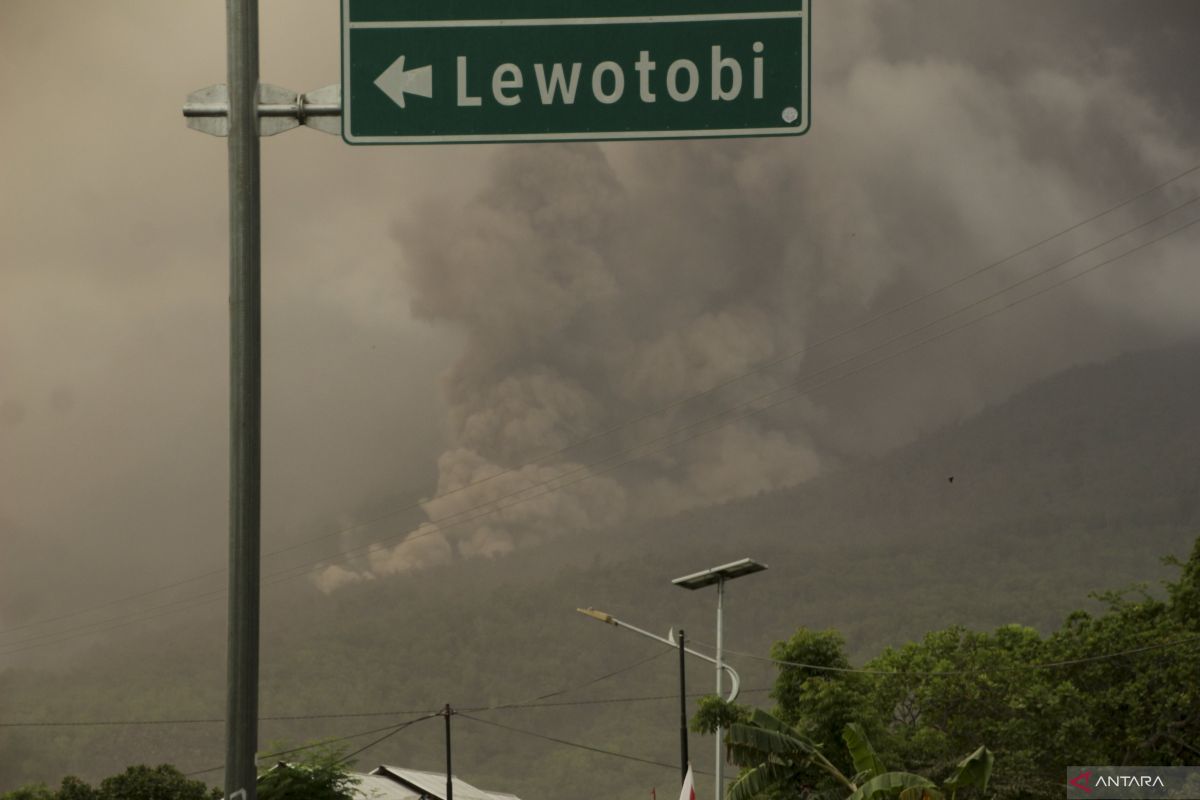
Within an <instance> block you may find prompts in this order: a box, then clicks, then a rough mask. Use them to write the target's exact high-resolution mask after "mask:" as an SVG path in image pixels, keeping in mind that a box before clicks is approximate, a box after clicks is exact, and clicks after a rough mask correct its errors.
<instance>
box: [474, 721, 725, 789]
mask: <svg viewBox="0 0 1200 800" xmlns="http://www.w3.org/2000/svg"><path fill="white" fill-rule="evenodd" d="M457 716H459V717H462V718H463V719H469V720H471V721H472V722H479V723H482V724H484V725H491V726H492V727H495V728H500V729H502V730H506V731H510V732H512V733H520V734H524V735H525V736H532V737H533V738H535V739H544V740H545V741H547V742H554V743H555V744H561V745H565V746H567V747H575V748H578V749H580V750H587V751H589V752H592V753H599V754H601V755H606V756H612V757H614V758H623V759H625V760H627V761H637V762H639V763H641V764H649V765H650V766H653V767H666V768H667V769H673V770H678V769H679V765H678V764H668V763H666V762H665V761H654V760H651V759H648V758H642V757H640V756H631V755H629V754H628V753H618V752H617V751H615V750H605V749H603V748H600V747H592V746H591V745H587V744H580V743H579V742H572V741H568V740H566V739H559V738H558V737H557V736H547V735H546V734H544V733H536V732H535V731H527V730H525V729H523V728H514V727H513V726H511V725H504V724H501V723H499V722H493V721H492V720H487V719H480V718H479V717H472V716H471V715H470V714H463V713H461V712H460V713H459V714H458V715H457ZM693 772H695V773H696V774H697V775H710V774H712V773H709V772H704V771H702V770H698V769H694V770H693Z"/></svg>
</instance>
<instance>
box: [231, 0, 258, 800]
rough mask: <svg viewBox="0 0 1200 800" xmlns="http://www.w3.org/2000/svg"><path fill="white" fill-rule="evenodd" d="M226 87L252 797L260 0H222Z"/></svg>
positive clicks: (238, 717)
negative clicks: (224, 6)
mask: <svg viewBox="0 0 1200 800" xmlns="http://www.w3.org/2000/svg"><path fill="white" fill-rule="evenodd" d="M226 42H227V44H226V47H227V51H226V68H227V73H228V77H227V80H228V87H229V107H228V118H229V322H230V327H229V431H230V438H229V649H228V656H227V658H228V660H227V673H226V679H227V681H228V693H227V697H226V712H225V743H226V744H225V796H226V797H235V796H237V795H238V793H239V792H240V793H241V796H242V797H243V798H245V800H255V798H256V797H257V796H258V791H257V786H256V782H257V779H258V775H257V767H256V763H255V751H256V750H257V749H258V619H259V551H260V545H259V497H260V495H259V476H260V464H261V462H260V441H261V436H260V409H261V398H262V391H261V387H262V383H261V364H262V360H261V336H260V333H261V318H262V314H261V308H262V306H261V287H262V281H261V256H262V241H261V191H260V190H261V173H260V163H259V141H258V0H226Z"/></svg>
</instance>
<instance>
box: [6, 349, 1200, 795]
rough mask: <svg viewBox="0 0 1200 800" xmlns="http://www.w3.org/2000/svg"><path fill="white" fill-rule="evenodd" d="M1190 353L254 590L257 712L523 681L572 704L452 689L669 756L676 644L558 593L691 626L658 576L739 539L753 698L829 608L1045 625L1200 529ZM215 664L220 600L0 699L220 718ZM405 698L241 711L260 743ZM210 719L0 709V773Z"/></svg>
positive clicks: (653, 623)
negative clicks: (538, 522) (678, 499)
mask: <svg viewBox="0 0 1200 800" xmlns="http://www.w3.org/2000/svg"><path fill="white" fill-rule="evenodd" d="M1198 363H1200V345H1196V344H1186V345H1180V346H1176V347H1173V348H1169V349H1163V350H1156V351H1153V352H1144V353H1136V354H1129V355H1126V356H1123V357H1120V358H1118V359H1116V360H1114V361H1111V362H1109V363H1106V364H1101V365H1093V366H1087V367H1079V368H1076V369H1073V370H1070V371H1068V372H1066V373H1063V374H1060V375H1058V376H1056V377H1054V378H1052V379H1050V380H1047V381H1044V382H1042V383H1040V384H1038V385H1035V386H1033V387H1031V388H1029V389H1027V390H1025V391H1023V392H1021V393H1020V394H1019V395H1017V396H1015V397H1013V398H1011V399H1010V400H1008V401H1007V402H1005V403H1003V404H1000V405H997V406H995V407H992V408H989V409H987V410H985V411H984V412H982V413H981V414H979V415H978V416H976V417H975V418H973V419H970V420H967V421H964V422H962V423H958V424H953V425H950V426H948V427H946V428H944V429H942V430H940V431H937V432H935V433H933V434H931V435H929V436H927V437H925V438H924V439H922V440H920V441H918V442H916V443H913V444H911V445H909V446H907V447H904V448H901V449H899V450H897V451H894V452H892V453H890V454H888V455H887V456H885V457H881V458H878V459H875V460H872V461H868V462H863V463H857V464H847V465H844V466H843V467H842V468H840V469H838V470H836V471H832V472H829V473H828V474H825V475H824V476H822V477H821V478H818V479H816V480H813V481H811V482H809V483H807V484H805V485H802V486H800V487H797V488H795V489H792V490H788V491H784V492H778V493H774V494H770V495H764V496H760V497H757V498H754V499H751V500H745V501H741V502H737V503H732V504H729V505H726V506H722V507H717V508H711V509H707V510H704V511H698V512H694V513H689V514H685V515H681V516H679V517H676V518H673V519H671V520H668V521H666V522H661V523H657V524H654V525H645V526H641V527H635V528H631V529H628V530H621V531H611V532H609V533H608V534H606V535H604V536H601V537H596V536H593V537H590V538H587V539H585V538H583V537H580V536H572V535H570V534H569V533H564V535H563V537H562V538H560V539H559V540H557V541H554V542H551V543H548V544H546V545H544V546H542V547H540V548H536V549H528V550H524V551H520V552H519V553H517V554H515V555H513V556H509V557H505V558H498V559H495V560H492V561H486V560H472V561H462V562H459V563H456V564H453V565H450V566H447V567H442V568H436V569H431V570H428V571H425V572H421V573H415V574H413V575H411V576H409V577H405V578H397V579H390V580H375V581H368V582H365V583H361V584H358V585H355V586H351V587H348V588H345V589H343V590H340V591H338V592H336V593H334V594H332V595H330V596H325V595H322V594H320V593H318V592H316V591H315V590H314V589H311V588H309V587H307V586H303V587H294V588H290V589H287V590H283V591H279V592H271V591H269V592H268V594H267V599H266V602H265V605H264V619H263V666H262V670H263V672H262V687H263V691H262V713H263V714H264V715H266V716H283V715H321V714H340V713H352V712H362V713H378V712H386V711H397V712H400V711H403V712H409V711H411V712H417V711H421V710H425V709H431V710H432V709H437V708H440V707H441V706H442V704H443V703H447V702H448V703H451V704H452V705H454V706H455V707H458V708H467V707H472V706H475V707H477V706H488V705H495V704H501V703H514V702H517V703H520V702H524V701H530V700H534V699H535V698H544V699H542V700H538V701H536V702H539V703H581V704H579V705H552V706H549V707H546V706H543V707H541V708H527V709H509V710H494V711H471V712H468V713H469V714H470V716H473V717H478V718H480V719H487V720H491V721H493V722H496V723H500V724H502V725H506V726H510V727H515V728H519V729H521V730H524V731H532V732H535V733H538V734H541V735H544V736H550V737H556V738H560V739H566V740H570V741H574V742H578V743H582V744H586V745H589V746H592V747H597V748H602V749H606V750H612V751H617V752H620V753H624V754H628V755H632V756H636V757H638V758H643V759H649V760H652V761H659V762H663V763H665V764H667V765H671V764H674V763H675V762H676V761H677V758H678V744H677V739H676V737H677V730H678V705H677V703H676V702H674V701H672V700H671V699H670V697H669V696H670V695H671V694H672V693H673V692H675V691H677V683H676V681H677V676H676V673H675V659H674V656H673V654H671V653H670V652H669V651H667V650H666V649H665V648H661V647H660V646H658V645H656V644H655V643H653V642H651V641H649V640H647V639H643V638H641V637H638V636H636V635H634V634H632V633H628V632H623V631H618V630H614V629H612V628H610V627H608V626H602V625H600V624H598V623H597V622H595V621H592V620H589V619H586V618H584V617H582V616H580V615H578V614H576V613H575V611H574V609H575V608H576V607H579V606H595V607H597V608H600V609H603V610H605V611H608V612H610V613H613V614H615V615H616V616H617V617H619V618H621V619H624V620H626V621H628V622H631V623H633V624H635V625H638V626H640V627H644V628H648V629H651V630H654V631H656V632H659V633H663V634H665V633H666V630H667V628H668V627H669V626H676V627H678V626H683V627H685V628H686V629H687V631H688V635H689V637H690V638H692V639H693V640H695V641H696V642H697V646H699V647H704V646H705V644H706V643H710V642H712V641H713V638H714V637H713V605H714V597H713V593H712V590H705V591H700V592H696V593H692V592H686V591H682V590H680V589H678V588H677V587H674V586H672V585H671V583H670V579H671V578H673V577H676V576H678V575H682V574H685V573H688V572H693V571H695V570H698V569H701V568H703V567H706V566H711V565H715V564H720V563H723V562H725V561H730V560H733V559H736V558H740V557H742V556H747V555H748V556H752V557H754V558H756V559H758V560H760V561H763V562H765V563H766V564H768V565H769V566H770V569H769V570H768V571H767V572H765V573H762V574H758V575H754V576H750V577H747V578H745V579H742V580H739V581H736V582H734V583H732V584H730V586H729V598H728V604H727V613H726V622H727V628H728V629H727V635H726V646H727V648H729V649H730V650H731V651H734V653H733V654H731V655H730V660H731V662H732V663H733V664H734V665H735V666H736V667H737V668H738V669H739V670H740V671H741V672H742V676H743V682H744V683H743V685H744V686H745V687H746V688H747V690H749V691H748V692H747V693H746V694H745V695H744V696H743V698H742V699H743V701H746V702H757V703H764V704H769V702H770V701H769V698H768V697H767V695H766V694H765V693H764V692H755V691H753V690H756V689H762V688H765V687H767V686H769V685H770V681H771V678H772V670H771V668H770V667H769V665H767V664H764V663H761V662H758V661H755V660H753V659H750V658H748V657H746V656H743V655H739V654H738V653H751V654H754V655H759V656H761V655H765V654H766V650H767V647H768V645H769V644H770V643H771V642H773V641H776V640H779V639H783V638H786V637H787V636H789V635H790V634H791V633H792V632H793V631H794V630H795V628H796V627H798V626H801V625H804V626H809V627H814V628H827V627H835V628H838V629H839V630H841V631H842V632H843V633H844V634H845V635H846V636H847V639H848V646H849V650H850V652H851V653H852V654H853V655H854V656H855V657H856V658H857V659H858V660H859V661H861V660H863V659H865V658H866V657H869V656H871V655H874V654H875V653H877V652H878V651H879V650H880V649H881V648H882V647H884V646H886V645H889V644H896V643H899V642H902V641H905V640H908V639H911V638H915V637H918V636H920V635H921V634H922V633H924V632H925V631H927V630H930V629H933V628H938V627H942V626H945V625H948V624H951V623H963V624H967V625H970V626H974V627H979V628H987V627H993V626H995V625H998V624H1003V623H1008V622H1019V623H1023V624H1027V625H1032V626H1035V627H1039V628H1041V629H1043V630H1048V629H1050V628H1054V627H1057V625H1058V624H1059V623H1060V622H1061V620H1062V617H1063V616H1064V615H1065V613H1066V612H1068V611H1069V610H1071V609H1073V608H1077V607H1081V606H1085V605H1087V603H1088V602H1089V601H1088V599H1087V595H1088V593H1089V592H1092V591H1096V590H1104V589H1110V588H1114V587H1118V586H1121V585H1124V584H1126V583H1128V582H1130V581H1132V580H1141V581H1150V582H1153V581H1155V580H1157V579H1159V578H1160V577H1163V576H1164V575H1167V574H1169V573H1168V572H1167V571H1166V568H1164V567H1162V566H1161V565H1160V563H1159V557H1160V556H1162V555H1166V554H1168V553H1174V554H1177V555H1184V554H1186V552H1187V551H1188V550H1189V549H1190V546H1191V542H1192V541H1193V540H1194V538H1195V536H1196V535H1197V532H1198V531H1200V459H1198V458H1197V453H1200V415H1198V414H1197V413H1196V411H1195V407H1196V402H1197V398H1198V397H1200V369H1197V368H1196V365H1197V364H1198ZM951 477H953V480H952V481H951V480H950V478H951ZM660 653H661V656H660V657H657V658H651V657H653V656H656V655H658V654H660ZM644 659H650V660H649V661H647V662H646V663H644V664H641V665H640V666H637V667H635V668H632V669H629V670H626V671H623V672H621V673H620V674H617V675H613V676H611V677H609V678H606V679H604V680H601V681H598V682H595V683H591V684H589V681H592V679H594V678H597V677H599V676H602V675H605V674H606V673H609V672H613V671H615V670H620V669H622V668H624V667H627V666H629V665H631V664H634V663H636V662H638V661H639V660H644ZM689 669H690V670H691V672H690V675H689V680H690V684H689V688H691V689H694V690H695V691H698V692H699V691H705V690H708V689H709V688H710V686H711V681H712V678H711V672H710V671H709V669H708V667H707V666H706V665H704V664H702V663H701V662H699V661H693V662H692V663H691V664H690V665H689ZM223 681H224V620H223V608H221V607H220V606H219V604H217V605H213V606H211V607H209V608H208V609H207V610H206V611H204V612H203V613H200V612H198V613H195V614H192V615H190V616H188V615H179V617H177V618H172V625H171V627H170V628H167V629H164V630H155V631H152V632H144V633H142V634H137V635H128V634H127V635H125V636H123V637H122V638H121V639H120V640H114V641H113V642H112V643H110V644H106V645H104V646H98V647H95V648H92V649H90V650H88V651H86V652H84V653H81V654H77V655H75V656H73V657H71V658H70V659H69V660H66V661H65V663H62V664H61V666H60V667H59V668H58V669H56V670H30V669H15V668H10V669H7V670H4V671H0V721H3V722H11V721H30V720H43V721H69V720H112V721H119V720H131V719H207V718H219V717H220V716H222V710H223ZM563 689H566V690H568V691H565V692H563V693H561V694H554V695H553V696H552V697H546V696H547V695H551V694H552V693H555V692H557V691H558V690H563ZM657 696H662V697H663V699H658V700H637V701H631V700H629V698H636V697H657ZM592 700H601V701H613V702H596V703H591V702H588V701H592ZM411 716H413V714H410V713H398V714H397V715H395V716H394V717H387V716H383V717H380V716H364V717H360V718H319V719H306V720H272V721H264V723H263V728H262V748H261V749H262V750H263V751H264V752H266V751H269V750H270V749H271V748H270V743H271V742H273V741H286V742H289V743H295V742H300V741H307V740H311V739H315V738H318V737H323V736H344V735H348V734H353V733H357V732H361V731H366V730H371V729H376V728H380V727H382V726H384V725H386V724H388V723H389V722H390V721H391V720H393V719H395V720H397V721H399V720H402V719H406V718H409V717H411ZM454 724H455V740H454V741H455V761H454V763H455V771H456V773H458V774H460V775H461V776H462V777H463V778H465V779H466V780H468V781H470V782H472V783H475V784H477V785H481V786H487V787H489V788H493V789H496V790H502V791H511V792H515V793H517V794H519V795H521V796H522V797H524V798H526V800H537V798H551V797H554V796H556V795H559V794H561V793H562V792H563V789H564V787H569V788H570V791H571V793H572V794H573V795H579V796H582V797H584V798H587V799H588V800H590V799H592V798H596V799H597V800H598V799H599V798H614V797H630V798H644V797H646V796H647V795H648V794H649V792H650V789H651V788H652V787H657V788H658V790H659V791H660V792H661V791H668V792H669V791H670V790H671V788H672V787H675V786H677V781H678V773H677V771H676V768H675V767H671V766H666V767H657V766H652V765H647V764H642V763H638V762H634V761H629V760H622V759H619V758H616V757H613V756H606V755H601V754H597V753H594V752H588V751H585V750H582V749H577V748H571V747H567V746H564V745H561V744H556V743H553V742H549V741H546V740H544V739H537V738H534V737H532V736H528V735H526V734H522V733H516V732H513V731H508V730H504V729H500V728H496V727H492V726H489V725H486V724H484V723H481V722H477V721H474V720H471V719H467V718H465V717H461V718H457V719H456V721H455V723H454ZM380 735H382V733H378V734H375V735H374V736H363V737H361V738H356V739H353V740H350V741H348V742H347V745H348V747H349V748H350V749H355V748H357V747H360V746H362V745H365V744H367V743H369V742H370V741H372V739H374V738H378V736H380ZM441 736H442V730H441V723H440V722H439V721H431V722H423V723H419V724H416V725H414V726H412V727H411V728H409V729H406V730H405V731H403V732H401V733H398V734H396V735H395V736H393V737H391V738H389V739H387V740H385V741H383V742H380V743H379V744H378V745H377V746H375V747H374V748H372V749H371V750H368V751H367V752H366V753H364V754H363V755H362V757H361V758H362V759H363V761H362V762H360V766H372V765H374V764H377V763H390V764H397V765H402V766H411V767H416V768H426V769H439V768H441V767H440V764H441V758H442V746H443V744H442V738H441ZM221 740H222V726H221V725H220V724H219V723H211V722H194V723H188V724H177V725H168V726H121V725H118V726H111V727H100V728H96V727H85V728H75V727H43V728H0V789H9V788H13V787H15V786H16V785H19V784H20V783H22V782H24V781H29V780H46V781H49V782H56V781H57V780H58V778H59V777H61V775H63V774H65V773H71V772H74V773H77V774H81V775H82V776H84V777H87V778H89V779H94V778H97V777H100V776H103V775H106V774H112V773H115V772H119V771H120V770H122V769H123V768H124V767H125V766H126V765H127V764H129V763H135V762H149V763H157V762H161V761H169V762H172V763H174V764H176V765H177V766H179V767H180V768H181V769H182V770H184V771H185V772H188V771H193V770H200V769H204V768H207V767H211V766H215V765H217V764H220V762H221V758H222V741H221ZM692 747H693V753H694V754H695V756H694V757H695V760H696V762H697V765H698V767H700V768H704V769H707V768H710V767H711V760H712V752H711V751H712V747H711V741H710V740H701V739H699V738H698V737H696V738H694V739H693V743H692ZM218 776H219V773H216V772H213V773H208V774H207V776H206V777H208V778H211V779H214V780H215V779H216V778H217V777H218Z"/></svg>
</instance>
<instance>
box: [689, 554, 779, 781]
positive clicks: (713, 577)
mask: <svg viewBox="0 0 1200 800" xmlns="http://www.w3.org/2000/svg"><path fill="white" fill-rule="evenodd" d="M766 568H767V566H766V565H765V564H760V563H758V562H757V561H755V560H754V559H752V558H743V559H740V560H738V561H731V562H729V563H728V564H722V565H721V566H719V567H711V568H709V569H706V570H701V571H700V572H693V573H692V574H691V575H684V576H683V577H682V578H676V579H675V580H673V581H671V583H673V584H675V585H676V586H682V587H683V588H684V589H691V590H693V591H695V590H696V589H703V588H704V587H705V586H712V585H714V584H716V587H717V658H716V663H717V696H718V697H720V696H721V672H722V666H723V665H722V663H721V646H722V644H723V642H724V635H725V629H724V619H723V616H724V605H725V581H729V580H733V579H734V578H740V577H742V576H743V575H750V574H753V573H755V572H762V571H763V570H764V569H766ZM733 699H734V698H732V697H731V698H730V700H731V701H732V700H733ZM716 738H717V758H716V764H715V770H714V771H715V772H716V777H715V778H714V783H715V784H716V791H715V794H714V796H715V797H716V800H721V798H722V796H723V795H724V794H725V776H724V773H725V769H724V767H725V759H724V757H723V755H722V753H721V744H722V742H721V728H720V727H718V728H717V730H716Z"/></svg>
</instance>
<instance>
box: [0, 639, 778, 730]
mask: <svg viewBox="0 0 1200 800" xmlns="http://www.w3.org/2000/svg"><path fill="white" fill-rule="evenodd" d="M673 652H674V651H673V650H664V651H663V652H661V653H656V654H655V655H653V656H650V657H649V658H643V659H639V660H637V661H635V662H633V663H632V664H628V665H626V666H624V667H621V668H620V669H615V670H612V671H611V672H606V673H605V674H603V675H599V676H597V677H595V678H591V679H589V680H587V681H585V682H584V683H580V684H577V685H574V686H568V687H565V688H563V689H558V690H556V691H553V692H549V693H547V694H543V695H540V696H539V697H535V698H533V699H532V700H527V701H522V702H516V703H497V704H493V705H489V706H469V707H466V708H464V709H463V710H464V711H477V712H482V711H507V710H511V709H526V708H563V707H567V706H584V705H598V704H605V703H637V702H648V701H652V700H663V699H669V698H674V697H678V695H657V696H651V697H616V698H605V699H599V700H572V701H555V702H550V703H547V702H541V701H543V700H546V699H548V698H551V697H558V696H560V695H563V694H567V693H569V692H575V691H578V690H580V689H584V688H586V687H588V686H592V685H594V684H596V683H599V682H600V681H604V680H608V679H609V678H612V677H615V676H617V675H620V674H622V673H625V672H628V671H630V670H632V669H635V668H636V667H640V666H642V665H643V664H646V663H649V662H650V661H654V660H655V659H658V658H662V657H663V656H664V655H669V654H671V653H673ZM744 691H746V692H755V691H765V690H757V689H747V690H744ZM690 696H694V697H703V696H704V695H703V693H697V694H695V695H690ZM439 713H441V712H440V711H438V710H435V709H429V708H424V709H392V710H389V711H359V712H341V713H333V714H275V715H268V716H261V717H259V720H261V721H263V722H268V721H269V722H293V721H302V720H320V719H356V718H360V717H398V716H402V715H409V714H418V715H430V714H431V715H433V716H437V715H438V714H439ZM224 721H225V720H224V718H223V717H190V718H186V717H185V718H174V719H133V720H129V719H126V720H73V721H71V720H68V721H30V722H0V728H71V727H85V728H86V727H122V726H125V727H134V726H142V725H203V724H214V723H218V722H224ZM380 730H383V729H380ZM374 732H375V731H371V733H374Z"/></svg>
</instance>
